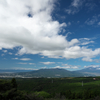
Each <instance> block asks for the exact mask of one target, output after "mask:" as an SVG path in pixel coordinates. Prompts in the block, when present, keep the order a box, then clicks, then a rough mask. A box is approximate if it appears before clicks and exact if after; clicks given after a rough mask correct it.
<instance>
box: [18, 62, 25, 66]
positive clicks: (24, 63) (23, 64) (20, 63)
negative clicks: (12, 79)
mask: <svg viewBox="0 0 100 100" xmlns="http://www.w3.org/2000/svg"><path fill="white" fill-rule="evenodd" d="M18 64H22V65H24V64H25V65H26V64H27V63H23V62H20V63H18Z"/></svg>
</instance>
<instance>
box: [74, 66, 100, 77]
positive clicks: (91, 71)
mask: <svg viewBox="0 0 100 100" xmlns="http://www.w3.org/2000/svg"><path fill="white" fill-rule="evenodd" d="M75 72H80V73H82V74H84V75H86V76H100V69H99V68H93V67H89V68H85V69H82V70H78V71H75Z"/></svg>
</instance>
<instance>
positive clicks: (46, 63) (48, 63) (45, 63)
mask: <svg viewBox="0 0 100 100" xmlns="http://www.w3.org/2000/svg"><path fill="white" fill-rule="evenodd" d="M40 63H42V64H44V65H50V64H55V62H40Z"/></svg>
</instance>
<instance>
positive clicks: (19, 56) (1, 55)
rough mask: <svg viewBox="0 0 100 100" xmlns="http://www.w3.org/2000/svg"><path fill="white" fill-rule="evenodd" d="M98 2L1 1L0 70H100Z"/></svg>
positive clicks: (99, 11)
mask: <svg viewBox="0 0 100 100" xmlns="http://www.w3.org/2000/svg"><path fill="white" fill-rule="evenodd" d="M99 5H100V1H99V0H25V1H23V0H13V1H11V0H0V69H21V70H22V69H23V70H37V69H41V68H64V69H67V70H71V71H73V70H80V69H83V68H87V67H100V44H99V43H100V6H99Z"/></svg>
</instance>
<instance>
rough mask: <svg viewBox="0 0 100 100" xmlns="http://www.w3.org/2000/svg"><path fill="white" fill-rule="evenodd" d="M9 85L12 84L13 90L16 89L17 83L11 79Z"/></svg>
mask: <svg viewBox="0 0 100 100" xmlns="http://www.w3.org/2000/svg"><path fill="white" fill-rule="evenodd" d="M11 84H12V87H13V88H16V89H17V82H16V79H15V78H13V79H12V80H11Z"/></svg>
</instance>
